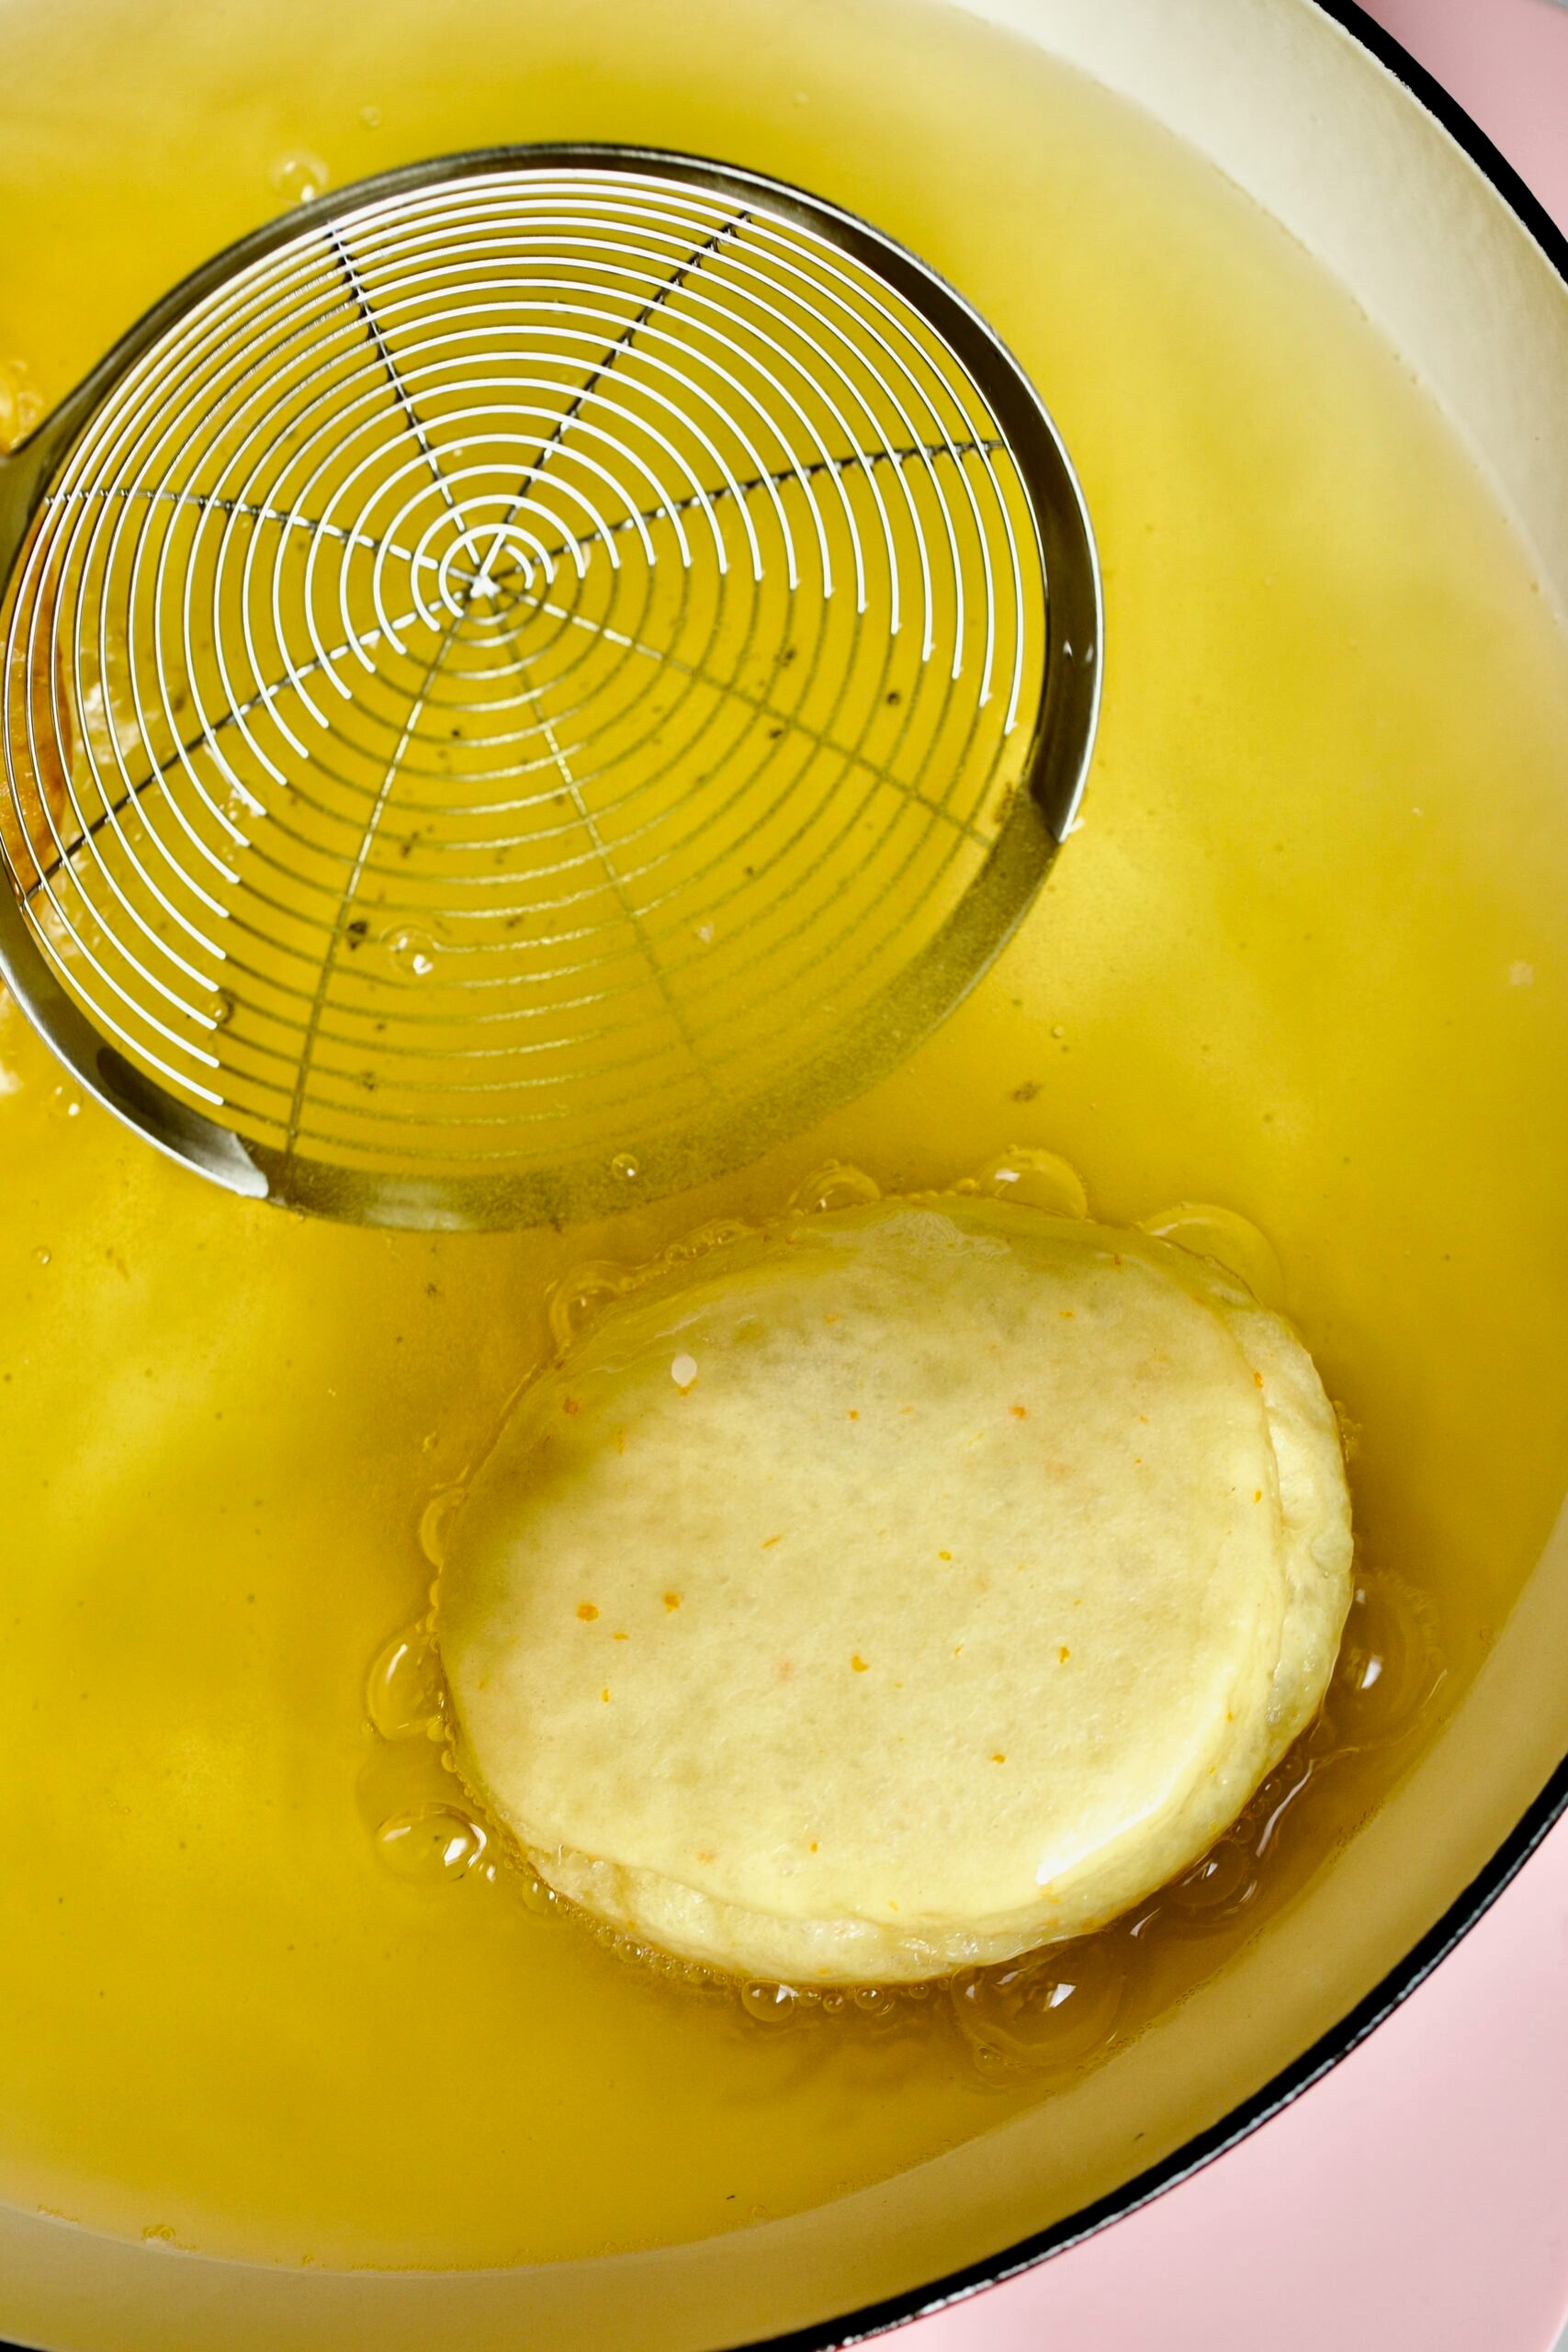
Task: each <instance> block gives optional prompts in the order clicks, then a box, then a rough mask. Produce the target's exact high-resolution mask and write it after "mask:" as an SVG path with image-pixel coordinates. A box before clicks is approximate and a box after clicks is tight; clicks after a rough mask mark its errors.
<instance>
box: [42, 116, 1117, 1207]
mask: <svg viewBox="0 0 1568 2352" xmlns="http://www.w3.org/2000/svg"><path fill="white" fill-rule="evenodd" d="M23 454H24V458H26V459H27V461H28V462H27V464H26V466H25V468H24V472H25V476H26V497H25V509H26V511H25V513H24V514H23V515H22V516H21V519H20V521H19V522H18V521H17V519H16V515H17V507H18V505H20V504H22V503H24V500H23V493H22V492H21V491H20V490H19V489H18V488H17V477H15V476H14V477H13V480H12V481H10V482H7V481H6V480H4V479H3V478H0V565H3V564H4V563H5V562H6V557H7V555H8V554H9V553H10V549H9V548H7V547H6V537H5V522H6V512H7V507H8V508H9V511H10V513H11V515H12V518H13V520H12V534H11V544H12V547H14V548H15V549H16V555H15V560H14V563H13V564H12V567H11V570H12V578H11V583H10V588H9V591H8V614H7V619H6V638H5V655H4V671H3V673H0V746H3V751H4V761H5V791H4V793H3V794H0V847H3V850H4V854H5V858H6V865H7V868H8V871H9V875H10V879H11V882H12V884H13V891H14V904H12V903H10V902H7V903H6V904H5V905H3V906H0V961H3V963H4V966H5V968H6V973H7V976H8V977H9V978H10V979H11V982H12V984H13V986H14V987H15V988H16V989H17V991H18V993H19V994H20V995H21V997H22V998H23V1000H24V1001H25V1002H27V1003H28V1005H29V1007H30V1009H31V1010H32V1011H33V1012H34V1014H35V1017H36V1018H37V1019H38V1020H39V1023H40V1025H42V1026H43V1027H44V1029H45V1031H46V1033H47V1034H48V1035H50V1036H51V1040H52V1041H53V1042H54V1044H55V1045H56V1046H57V1047H58V1048H59V1049H60V1050H61V1051H62V1053H63V1054H64V1055H65V1057H66V1058H67V1059H68V1060H69V1061H71V1063H72V1064H73V1067H75V1068H76V1069H78V1071H79V1072H80V1073H81V1074H82V1075H83V1077H84V1078H85V1080H86V1081H87V1082H88V1083H89V1084H90V1085H92V1086H93V1087H94V1088H95V1089H96V1091H99V1092H100V1093H102V1094H103V1095H104V1096H105V1097H106V1099H107V1100H109V1101H110V1102H111V1103H113V1105H114V1107H116V1108H117V1109H118V1110H119V1111H121V1112H122V1113H123V1114H125V1115H127V1116H129V1117H130V1118H132V1119H133V1120H134V1121H135V1122H136V1124H137V1125H140V1126H141V1127H142V1128H143V1130H144V1131H146V1132H147V1133H149V1134H150V1135H152V1136H153V1139H154V1140H157V1141H159V1142H161V1143H163V1144H164V1145H165V1146H166V1147H167V1148H172V1149H175V1150H176V1151H178V1152H180V1153H181V1154H182V1156H184V1157H186V1158H187V1159H193V1160H195V1161H196V1162H197V1164H199V1165H202V1166H204V1167H205V1168H207V1169H208V1170H209V1172H210V1173H214V1174H217V1175H219V1176H220V1177H221V1178H222V1179H223V1181H225V1182H230V1183H232V1184H235V1185H236V1186H238V1187H239V1188H240V1189H243V1190H246V1191H250V1192H253V1193H266V1194H270V1195H271V1196H274V1197H277V1198H281V1199H286V1200H289V1201H292V1202H294V1203H297V1204H303V1205H305V1206H308V1207H314V1208H321V1209H325V1210H329V1211H331V1212H333V1213H335V1214H340V1215H344V1216H355V1217H360V1218H365V1219H369V1220H374V1221H384V1222H404V1223H427V1224H435V1223H469V1224H495V1223H507V1222H523V1221H528V1220H530V1219H533V1218H537V1217H544V1216H563V1215H573V1216H581V1215H584V1214H589V1213H592V1211H594V1210H595V1209H599V1208H602V1207H604V1206H606V1205H608V1204H612V1203H618V1202H624V1201H625V1199H626V1197H627V1195H628V1189H630V1188H635V1191H636V1193H637V1194H639V1195H643V1196H646V1195H649V1194H651V1193H658V1192H664V1191H670V1190H674V1189H677V1188H679V1187H681V1186H682V1185H685V1184H688V1183H691V1182H697V1181H700V1180H701V1179H702V1178H703V1177H705V1176H708V1175H711V1174H713V1173H715V1172H716V1171H717V1170H719V1169H720V1168H721V1167H723V1166H725V1165H730V1164H734V1163H735V1162H736V1161H737V1160H739V1159H742V1158H744V1157H747V1156H750V1154H752V1153H754V1152H756V1151H758V1150H760V1149H761V1148H763V1147H764V1146H765V1145H766V1144H767V1143H768V1142H769V1141H771V1140H772V1139H773V1137H775V1136H777V1135H779V1134H780V1133H781V1132H784V1131H787V1130H788V1129H789V1128H790V1127H791V1126H802V1125H805V1124H807V1121H808V1120H809V1119H810V1118H811V1117H812V1116H813V1115H815V1114H816V1113H817V1112H818V1111H819V1110H820V1109H822V1108H824V1107H826V1105H827V1104H828V1103H830V1102H831V1101H833V1100H835V1099H839V1098H841V1097H842V1096H843V1095H844V1094H846V1093H847V1092H850V1091H854V1090H855V1089H856V1088H857V1087H859V1086H861V1085H863V1084H865V1083H867V1082H869V1081H870V1080H872V1079H873V1078H874V1077H875V1076H876V1075H878V1074H879V1073H880V1072H881V1071H882V1070H883V1069H886V1067H888V1066H889V1064H890V1063H891V1062H892V1061H893V1060H894V1059H895V1058H897V1056H898V1055H900V1054H901V1053H903V1052H906V1051H907V1050H908V1048H909V1046H911V1045H912V1044H913V1043H915V1042H916V1041H917V1040H918V1038H919V1036H920V1035H923V1034H925V1032H926V1031H927V1030H928V1029H929V1028H930V1027H931V1025H932V1023H934V1022H936V1021H937V1020H940V1019H941V1018H942V1015H943V1014H944V1013H945V1012H947V1011H948V1010H950V1009H951V1007H952V1005H953V1003H954V1002H956V1001H957V1000H958V998H959V997H960V996H961V995H962V994H963V993H964V990H965V989H967V988H968V987H969V986H970V985H971V983H972V982H973V980H974V979H975V978H976V976H977V975H978V973H979V972H980V971H981V970H982V969H983V968H984V967H985V965H986V964H987V962H988V961H989V959H990V958H991V956H993V955H994V954H995V953H996V951H997V949H998V946H999V945H1000V944H1001V943H1002V941H1003V940H1004V939H1005V937H1006V936H1007V934H1008V933H1009V932H1010V929H1011V928H1012V927H1013V925H1014V924H1015V923H1016V922H1017V921H1018V919H1019V917H1020V915H1021V912H1022V910H1023V908H1024V906H1025V905H1026V904H1027V902H1028V899H1029V898H1030V897H1031V896H1032V892H1033V890H1034V889H1035V888H1036V887H1037V886H1038V883H1039V881H1040V879H1041V877H1042V876H1043V872H1044V870H1045V867H1046V865H1047V864H1048V863H1049V859H1050V857H1051V854H1053V851H1054V848H1055V842H1056V841H1057V840H1058V839H1060V837H1061V836H1062V834H1063V833H1064V832H1065V831H1066V829H1067V826H1068V824H1069V823H1070V821H1071V816H1072V812H1073V809H1074V808H1075V806H1076V802H1077V795H1078V793H1079V791H1080V789H1081V785H1082V780H1083V775H1084V770H1085V767H1086V765H1087V761H1088V755H1089V744H1090V740H1091V737H1092V733H1093V726H1094V718H1095V713H1096V708H1097V704H1098V689H1099V667H1100V665H1099V658H1098V657H1099V637H1100V610H1099V590H1098V579H1097V574H1096V570H1095V562H1094V553H1093V547H1092V542H1091V539H1090V537H1089V526H1088V522H1087V517H1086V516H1085V514H1084V510H1083V505H1082V502H1081V499H1080V497H1079V495H1078V493H1077V485H1076V483H1075V481H1074V480H1073V476H1072V473H1071V470H1070V468H1069V467H1068V465H1067V462H1066V458H1065V456H1064V454H1063V452H1062V450H1061V447H1060V445H1059V443H1058V441H1057V439H1056V436H1055V433H1054V431H1053V430H1052V427H1051V425H1050V423H1049V420H1048V419H1047V418H1046V416H1045V414H1044V412H1043V410H1042V408H1041V407H1040V404H1039V402H1038V401H1037V400H1036V399H1035V397H1034V395H1033V393H1032V390H1030V388H1029V386H1028V384H1027V382H1026V380H1025V379H1023V377H1022V376H1021V373H1020V371H1019V370H1018V369H1017V368H1016V366H1015V365H1014V363H1013V362H1012V361H1011V360H1010V358H1009V356H1008V355H1007V354H1006V352H1005V351H1004V350H1003V348H1002V346H1001V345H999V344H998V343H997V341H996V339H995V338H994V337H993V336H992V335H991V334H989V332H988V331H987V329H986V328H985V327H984V326H983V325H982V323H981V322H979V321H978V320H977V319H976V317H975V315H974V313H973V312H972V311H968V310H967V309H966V308H965V306H964V304H963V303H962V302H961V301H960V300H958V298H957V297H956V296H954V295H953V293H952V292H951V291H950V289H948V288H946V287H945V286H943V285H942V282H941V281H940V280H938V279H937V278H935V277H933V276H932V275H931V273H930V272H929V271H927V270H925V269H924V268H923V266H921V265H920V264H919V263H918V262H917V261H915V260H913V259H912V258H911V257H910V256H909V255H908V254H905V253H904V252H903V251H902V250H901V249H900V248H898V247H897V246H894V245H892V244H890V243H888V242H887V241H886V240H885V239H883V238H881V237H880V236H878V235H877V234H876V232H874V231H872V230H869V229H867V228H865V227H864V226H863V224H861V223H859V222H857V221H854V220H851V219H850V218H849V217H848V216H846V215H844V214H841V213H839V212H837V211H835V210H833V209H831V208H830V207H828V206H826V205H822V204H819V203H818V202H816V201H815V200H813V199H811V198H807V197H805V196H802V195H801V194H799V193H798V192H796V191H794V190H790V189H786V188H784V187H780V186H778V185H777V184H775V183H773V182H770V181H766V180H762V179H760V178H757V177H755V176H753V175H749V174H746V173H742V172H739V171H733V170H729V169H727V168H724V167H721V166H717V165H713V164H700V163H696V162H694V161H692V160H691V159H688V158H683V157H677V156H667V155H657V154H650V153H644V152H642V151H637V152H633V151H624V150H614V149H571V150H567V149H520V150H513V151H509V152H506V153H493V154H487V155H483V156H473V157H464V158H457V159H449V160H447V161H446V162H443V163H439V164H430V165H428V166H422V167H420V168H419V169H418V170H416V171H412V172H403V173H399V174H394V175H389V176H388V177H386V178H385V179H382V180H378V181H373V182H367V183H365V184H364V185H363V186H361V187H359V188H357V189H351V190H348V191H346V192H345V193H344V195H343V196H341V197H339V198H335V199H334V200H333V202H332V203H331V204H329V205H323V206H315V207H312V208H311V209H310V211H309V213H307V214H304V215H302V216H297V217H295V218H294V219H291V220H288V222H285V223H275V224H273V226H272V227H271V228H269V229H268V230H266V231H264V232H261V233H260V234H259V235H258V236H256V237H254V238H252V239H249V240H247V241H246V242H245V243H243V245H241V246H239V247H236V248H235V249H233V251H232V252H231V253H230V254H227V255H224V256H222V257H220V259H219V260H218V261H217V262H215V263H213V264H212V265H210V266H209V268H208V269H206V270H205V271H203V272H201V273H199V274H198V276H197V278H196V279H194V280H192V281H190V282H189V283H188V284H187V285H186V287H184V288H179V289H176V291H175V294H174V295H172V296H171V297H170V298H169V299H168V300H167V301H166V302H165V303H164V304H163V305H161V306H160V308H159V310H158V311H155V312H154V313H152V316H151V317H150V318H149V319H148V320H147V321H145V322H143V323H142V325H141V327H140V328H138V329H137V330H135V331H134V332H133V334H131V335H130V336H129V337H128V338H127V339H126V341H125V343H124V344H122V345H120V346H119V347H118V350H117V351H116V352H115V353H113V354H111V355H110V356H109V358H108V359H107V360H106V361H105V363H104V364H103V366H102V367H101V368H99V369H98V370H97V371H96V375H95V376H94V377H93V378H92V379H89V381H88V383H87V384H86V385H85V386H84V387H83V388H82V390H81V391H80V392H79V393H78V394H77V395H75V396H74V398H73V401H71V402H68V403H67V405H66V407H65V409H64V410H62V412H60V413H59V414H58V415H57V417H56V418H55V419H53V420H51V423H50V424H48V425H46V426H45V427H44V428H43V429H42V431H41V432H40V434H39V435H38V436H36V437H35V440H34V442H33V443H32V444H30V445H29V447H28V452H26V453H23ZM21 462H22V461H21V460H18V459H13V460H12V461H10V465H11V467H12V468H16V467H17V466H18V465H19V464H21Z"/></svg>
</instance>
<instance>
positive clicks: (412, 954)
mask: <svg viewBox="0 0 1568 2352" xmlns="http://www.w3.org/2000/svg"><path fill="white" fill-rule="evenodd" d="M381 944H382V946H383V947H384V948H385V950H386V953H387V960H388V962H389V964H391V965H392V966H393V967H394V968H395V969H396V970H398V971H399V972H401V973H403V974H405V975H406V976H407V977H408V978H410V979H414V980H427V979H428V978H430V975H431V974H432V972H434V969H435V952H436V951H435V942H434V939H432V937H431V936H430V933H428V932H427V931H421V930H420V929H419V928H418V927H417V925H415V924H413V923H403V924H400V926H399V927H398V928H397V929H396V930H395V931H389V932H384V933H382V937H381Z"/></svg>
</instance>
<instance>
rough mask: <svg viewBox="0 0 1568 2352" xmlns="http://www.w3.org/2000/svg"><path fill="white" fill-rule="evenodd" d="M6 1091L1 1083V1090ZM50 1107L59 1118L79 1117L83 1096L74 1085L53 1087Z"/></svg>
mask: <svg viewBox="0 0 1568 2352" xmlns="http://www.w3.org/2000/svg"><path fill="white" fill-rule="evenodd" d="M4 1091H5V1088H4V1085H3V1084H0V1092H4ZM49 1108H50V1111H51V1114H53V1116H54V1117H55V1118H57V1119H79V1118H80V1117H81V1115H82V1097H81V1096H80V1095H79V1094H78V1093H77V1091H76V1090H75V1088H74V1087H73V1086H56V1087H52V1088H51V1090H50V1096H49Z"/></svg>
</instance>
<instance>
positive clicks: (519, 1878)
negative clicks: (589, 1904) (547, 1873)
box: [511, 1862, 563, 1919]
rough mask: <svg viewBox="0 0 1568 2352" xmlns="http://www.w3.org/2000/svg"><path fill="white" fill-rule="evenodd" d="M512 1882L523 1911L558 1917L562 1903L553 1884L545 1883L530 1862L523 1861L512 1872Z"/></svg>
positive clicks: (542, 1917) (537, 1915)
mask: <svg viewBox="0 0 1568 2352" xmlns="http://www.w3.org/2000/svg"><path fill="white" fill-rule="evenodd" d="M511 1883H512V1884H513V1886H514V1887H515V1888H516V1890H517V1894H518V1897H519V1900H520V1901H521V1903H522V1905H523V1907H524V1909H525V1911H532V1912H534V1913H535V1914H536V1917H539V1918H541V1919H544V1918H550V1917H554V1918H559V1917H560V1916H561V1912H562V1908H563V1905H562V1904H561V1899H560V1896H559V1895H558V1894H557V1893H556V1891H555V1888H554V1887H553V1886H550V1885H547V1883H546V1882H545V1881H544V1880H543V1879H542V1878H541V1877H540V1876H539V1873H538V1871H536V1870H535V1869H534V1867H533V1865H532V1863H530V1862H524V1863H521V1864H520V1865H519V1867H518V1868H517V1869H516V1870H515V1871H513V1873H512V1881H511Z"/></svg>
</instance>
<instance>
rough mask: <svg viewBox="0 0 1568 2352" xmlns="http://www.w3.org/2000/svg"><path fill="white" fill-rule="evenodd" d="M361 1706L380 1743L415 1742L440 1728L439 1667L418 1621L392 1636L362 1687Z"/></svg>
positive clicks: (423, 1629)
mask: <svg viewBox="0 0 1568 2352" xmlns="http://www.w3.org/2000/svg"><path fill="white" fill-rule="evenodd" d="M365 1706H366V1712H367V1714H368V1715H369V1717H370V1720H371V1722H372V1723H373V1724H375V1726H376V1728H377V1730H378V1732H379V1733H380V1735H381V1736H382V1738H383V1739H418V1738H419V1737H420V1736H422V1734H423V1733H425V1732H426V1731H428V1729H429V1727H430V1725H431V1724H436V1725H437V1726H441V1725H442V1684H441V1666H440V1661H439V1659H438V1658H437V1657H436V1654H435V1647H434V1644H433V1642H432V1641H431V1639H430V1635H429V1634H428V1632H427V1631H426V1628H425V1624H424V1621H423V1619H420V1620H419V1621H418V1622H417V1623H414V1624H412V1625H405V1626H404V1628H403V1630H402V1632H401V1633H400V1634H393V1636H392V1638H391V1640H390V1641H389V1643H388V1644H387V1645H386V1647H385V1649H384V1650H382V1652H381V1654H380V1656H379V1657H378V1659H377V1660H376V1663H375V1665H374V1666H373V1667H372V1668H371V1669H370V1674H369V1679H368V1680H367V1683H366V1686H365Z"/></svg>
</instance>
